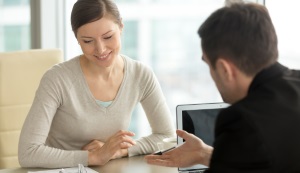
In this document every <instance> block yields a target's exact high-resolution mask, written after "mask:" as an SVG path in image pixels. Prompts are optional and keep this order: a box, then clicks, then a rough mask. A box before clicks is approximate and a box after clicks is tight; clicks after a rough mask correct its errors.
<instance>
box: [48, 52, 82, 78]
mask: <svg viewBox="0 0 300 173" xmlns="http://www.w3.org/2000/svg"><path fill="white" fill-rule="evenodd" d="M79 73H80V64H79V56H77V57H74V58H72V59H70V60H67V61H64V62H61V63H58V64H55V65H54V66H52V67H51V68H50V69H48V70H47V71H46V72H45V74H44V76H43V79H51V80H62V81H67V80H68V79H71V80H74V79H76V76H77V77H78V74H79Z"/></svg>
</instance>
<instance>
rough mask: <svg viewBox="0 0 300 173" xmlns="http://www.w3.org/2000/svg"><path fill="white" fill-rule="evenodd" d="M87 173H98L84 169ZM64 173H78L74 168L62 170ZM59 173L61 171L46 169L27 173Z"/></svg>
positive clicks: (76, 168)
mask: <svg viewBox="0 0 300 173" xmlns="http://www.w3.org/2000/svg"><path fill="white" fill-rule="evenodd" d="M85 169H86V171H87V173H98V172H97V171H95V170H93V169H91V168H88V167H85ZM64 170H65V173H78V167H74V168H64ZM59 171H61V169H48V170H43V171H28V173H59Z"/></svg>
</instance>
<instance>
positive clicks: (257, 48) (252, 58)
mask: <svg viewBox="0 0 300 173" xmlns="http://www.w3.org/2000/svg"><path fill="white" fill-rule="evenodd" d="M198 34H199V36H200V38H201V46H202V50H203V58H204V60H205V61H206V62H207V63H208V64H209V66H210V71H211V75H212V77H213V78H214V80H215V82H216V85H217V87H218V89H219V91H220V93H221V95H222V97H223V99H224V101H226V102H229V103H234V102H236V101H238V100H240V99H242V98H243V97H244V96H246V94H247V92H248V87H249V85H250V83H251V81H252V79H253V77H254V76H255V75H256V74H257V73H258V72H260V71H261V70H262V69H264V68H266V67H268V66H270V65H271V64H274V63H275V62H276V61H277V59H278V49H277V36H276V32H275V29H274V26H273V24H272V21H271V18H270V16H269V13H268V11H267V9H266V8H265V7H264V6H261V5H258V4H252V3H251V4H250V3H249V4H244V3H236V4H232V5H231V6H227V7H223V8H221V9H219V10H217V11H215V12H214V13H212V14H211V15H210V16H209V17H208V19H207V20H206V21H205V22H204V23H203V24H202V25H201V27H200V28H199V30H198ZM228 75H229V76H228Z"/></svg>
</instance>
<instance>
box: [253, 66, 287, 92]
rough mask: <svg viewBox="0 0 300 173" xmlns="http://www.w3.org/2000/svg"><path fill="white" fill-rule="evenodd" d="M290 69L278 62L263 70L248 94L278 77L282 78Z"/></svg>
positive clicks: (255, 78)
mask: <svg viewBox="0 0 300 173" xmlns="http://www.w3.org/2000/svg"><path fill="white" fill-rule="evenodd" d="M287 70H288V68H287V67H285V66H283V65H281V64H280V63H278V62H276V63H274V64H273V65H271V66H269V67H267V68H265V69H263V70H262V71H260V72H259V73H258V74H257V75H256V76H255V77H254V79H253V81H252V83H251V85H250V87H249V91H248V93H251V92H252V91H253V90H255V89H256V88H257V87H259V86H260V85H262V84H263V83H265V82H266V81H268V80H270V79H273V78H276V77H278V76H282V75H283V73H284V72H285V71H287Z"/></svg>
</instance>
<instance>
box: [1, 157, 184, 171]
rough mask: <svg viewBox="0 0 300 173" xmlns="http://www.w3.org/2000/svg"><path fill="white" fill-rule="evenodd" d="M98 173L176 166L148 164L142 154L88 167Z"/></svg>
mask: <svg viewBox="0 0 300 173" xmlns="http://www.w3.org/2000/svg"><path fill="white" fill-rule="evenodd" d="M90 168H92V169H94V170H96V171H98V172H99V173H178V171H177V168H170V167H163V166H156V165H149V164H147V163H146V162H145V160H144V156H134V157H129V158H121V159H115V160H111V161H109V162H108V163H107V164H106V165H104V166H94V167H90ZM39 170H45V169H34V168H12V169H2V170H0V173H27V171H39Z"/></svg>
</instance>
